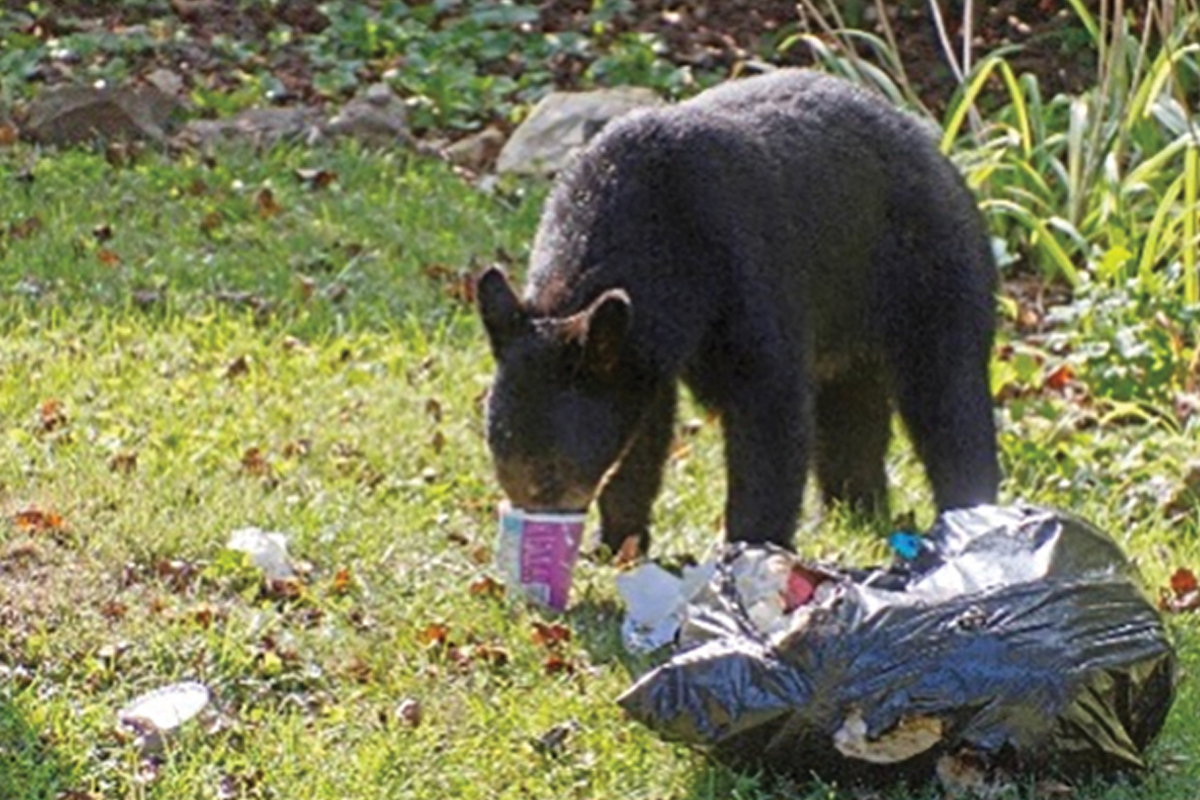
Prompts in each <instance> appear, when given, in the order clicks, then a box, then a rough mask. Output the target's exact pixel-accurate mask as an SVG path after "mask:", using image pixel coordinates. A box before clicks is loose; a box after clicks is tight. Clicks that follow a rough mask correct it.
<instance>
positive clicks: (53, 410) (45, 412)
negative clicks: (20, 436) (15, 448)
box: [38, 397, 67, 433]
mask: <svg viewBox="0 0 1200 800" xmlns="http://www.w3.org/2000/svg"><path fill="white" fill-rule="evenodd" d="M38 420H39V425H40V427H41V429H42V432H43V433H50V432H51V431H54V430H57V429H58V428H61V427H63V426H64V425H66V424H67V412H66V409H65V408H63V404H62V401H61V400H58V399H55V398H53V397H51V398H49V399H48V400H43V401H42V404H41V405H40V406H38Z"/></svg>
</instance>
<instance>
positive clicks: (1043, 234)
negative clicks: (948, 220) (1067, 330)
mask: <svg viewBox="0 0 1200 800" xmlns="http://www.w3.org/2000/svg"><path fill="white" fill-rule="evenodd" d="M979 206H980V208H982V209H983V210H984V212H985V213H987V212H989V211H993V210H994V211H999V212H1003V213H1006V214H1008V215H1009V216H1011V217H1012V218H1013V219H1015V220H1016V221H1017V222H1019V223H1021V224H1022V225H1024V226H1025V227H1026V228H1027V229H1028V230H1029V231H1030V232H1032V233H1033V234H1034V235H1035V237H1036V241H1034V242H1033V244H1034V246H1035V247H1037V249H1038V251H1039V252H1040V253H1041V254H1042V256H1043V257H1044V258H1046V259H1047V260H1048V261H1049V262H1050V264H1051V265H1052V266H1054V267H1055V268H1057V270H1058V271H1059V272H1060V273H1062V276H1063V278H1065V279H1066V281H1067V283H1069V284H1070V285H1071V287H1072V288H1074V287H1077V286H1078V285H1079V282H1080V278H1079V270H1077V269H1076V268H1075V265H1074V264H1073V263H1072V262H1071V257H1070V256H1068V255H1067V252H1066V251H1065V250H1063V248H1062V245H1060V244H1059V243H1058V240H1057V239H1055V238H1054V234H1053V233H1051V231H1050V229H1049V228H1048V227H1046V223H1044V222H1042V221H1041V220H1040V219H1038V218H1037V216H1035V215H1034V214H1033V213H1031V212H1030V211H1029V209H1027V208H1025V207H1024V206H1021V205H1018V204H1017V203H1014V202H1012V201H1011V200H984V201H983V202H982V203H980V204H979Z"/></svg>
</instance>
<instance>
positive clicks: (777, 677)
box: [618, 506, 1175, 781]
mask: <svg viewBox="0 0 1200 800" xmlns="http://www.w3.org/2000/svg"><path fill="white" fill-rule="evenodd" d="M920 538H921V541H920V546H919V548H918V549H917V550H916V551H914V552H913V553H912V554H910V555H911V556H912V557H911V558H910V559H909V560H900V561H899V563H897V565H895V566H892V567H890V568H887V569H876V570H845V569H833V568H813V567H811V566H805V565H803V564H802V563H800V562H799V561H798V560H797V559H796V558H795V557H794V556H792V555H791V554H790V553H786V552H784V551H782V550H777V549H774V548H770V547H763V546H752V545H730V546H728V547H727V548H726V549H725V551H724V552H723V553H722V556H721V558H720V559H719V561H718V564H717V569H716V572H715V574H714V576H713V578H712V580H711V581H710V583H709V584H708V586H707V587H706V589H705V590H704V591H703V592H701V593H700V595H698V596H697V597H696V598H695V599H694V600H693V602H692V603H691V604H690V605H689V607H688V609H687V612H686V615H685V618H684V621H683V625H682V627H681V629H680V633H679V639H678V642H677V648H676V650H675V653H674V655H673V656H672V657H671V658H670V659H669V660H667V661H666V662H665V663H663V664H661V665H660V666H658V667H656V668H655V669H653V670H652V671H650V672H649V673H647V674H645V675H644V676H643V677H642V678H641V679H640V680H638V681H637V682H636V683H635V684H634V685H633V686H632V687H630V688H629V689H628V690H627V691H626V692H625V693H624V694H623V695H622V696H621V697H620V698H619V699H618V702H619V704H620V705H621V706H622V707H623V708H624V709H625V711H626V712H627V713H628V714H629V715H631V716H632V717H633V718H634V719H636V720H638V721H640V722H642V723H644V724H645V725H647V726H649V727H650V728H652V729H654V730H655V731H657V732H658V733H659V734H661V735H662V736H663V737H664V738H665V739H668V740H672V741H678V742H683V743H686V744H690V745H693V746H695V747H697V748H700V749H702V750H704V751H707V752H709V753H711V754H712V755H713V756H714V757H716V758H717V759H719V760H722V761H724V762H727V763H731V764H732V765H734V766H746V767H756V768H758V767H765V768H767V769H769V770H771V771H775V772H782V773H790V774H793V775H797V776H800V777H809V776H811V775H813V774H816V775H819V776H822V777H825V778H829V779H835V780H836V779H839V778H850V779H863V780H867V781H870V780H873V779H877V778H882V779H892V778H895V777H897V776H899V775H900V774H901V773H905V774H907V775H909V776H910V777H921V776H927V775H929V774H931V773H932V771H933V769H934V766H935V764H936V763H937V759H938V758H939V757H941V756H950V757H958V755H960V754H964V753H968V754H971V756H972V757H978V758H982V759H985V760H986V762H987V763H989V764H992V765H995V766H997V767H999V768H1004V769H1013V770H1041V769H1044V768H1051V769H1054V770H1056V771H1059V772H1062V773H1079V772H1084V773H1089V774H1095V773H1098V772H1109V771H1129V770H1138V769H1140V768H1142V767H1143V766H1144V762H1143V757H1142V753H1143V751H1144V750H1145V748H1146V746H1147V745H1148V744H1149V743H1150V741H1151V740H1152V739H1153V738H1154V736H1155V735H1156V734H1157V733H1158V731H1159V729H1160V728H1161V727H1162V724H1163V721H1164V719H1165V717H1166V714H1167V711H1168V709H1169V707H1170V704H1171V700H1172V698H1173V687H1174V666H1175V659H1174V654H1173V650H1172V646H1171V644H1170V641H1169V639H1168V636H1167V634H1166V631H1165V630H1164V627H1163V623H1162V620H1161V618H1160V616H1159V613H1158V610H1157V609H1156V607H1155V605H1154V604H1153V603H1152V602H1151V600H1150V599H1149V597H1148V596H1147V595H1146V594H1145V593H1144V591H1143V589H1142V588H1141V585H1140V582H1139V578H1138V575H1137V574H1136V571H1135V569H1134V568H1133V567H1132V565H1131V564H1130V563H1129V561H1128V560H1127V559H1126V558H1125V556H1124V554H1123V553H1122V552H1121V549H1120V548H1119V547H1118V546H1117V544H1116V543H1115V542H1114V541H1113V540H1112V539H1111V538H1110V537H1109V536H1107V535H1106V534H1104V533H1103V532H1101V531H1099V530H1097V529H1096V528H1094V527H1092V526H1091V525H1089V524H1087V523H1085V522H1083V521H1081V520H1079V519H1077V518H1075V517H1072V516H1070V515H1067V514H1064V513H1061V512H1057V511H1050V510H1045V509H1040V508H1034V507H1027V506H1016V507H1000V506H979V507H975V508H970V509H962V510H955V511H949V512H946V513H944V514H942V515H941V516H940V517H939V518H938V519H937V521H936V522H935V524H934V526H933V528H932V529H931V530H929V531H928V532H927V533H926V535H925V536H924V537H920ZM781 559H782V560H784V562H785V563H790V565H791V567H790V568H788V569H786V570H783V571H782V572H786V575H785V574H782V573H781V570H780V560H781ZM747 560H749V562H750V563H749V566H747ZM769 562H770V563H773V564H774V566H773V567H772V566H769ZM764 564H768V566H764ZM748 574H751V575H754V576H757V577H756V578H755V580H750V579H749V578H748V577H747V575H748ZM771 574H774V575H775V580H776V590H775V591H774V592H771V591H766V592H764V591H763V590H762V588H761V587H762V585H763V582H762V580H760V579H761V577H762V576H763V575H767V576H770V575H771ZM796 574H800V575H801V576H802V578H801V579H800V580H797V579H796V577H795V576H796ZM756 581H757V583H756ZM797 583H799V584H801V586H802V588H801V592H800V597H790V598H789V593H790V592H792V591H793V590H794V586H795V585H796V584H797ZM756 587H757V588H756ZM747 592H750V593H752V594H753V593H757V595H756V596H753V597H748V596H746V593H747ZM767 601H770V602H767ZM764 603H766V604H765V605H764ZM773 615H774V617H773Z"/></svg>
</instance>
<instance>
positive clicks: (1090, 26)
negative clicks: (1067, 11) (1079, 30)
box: [1067, 0, 1101, 46]
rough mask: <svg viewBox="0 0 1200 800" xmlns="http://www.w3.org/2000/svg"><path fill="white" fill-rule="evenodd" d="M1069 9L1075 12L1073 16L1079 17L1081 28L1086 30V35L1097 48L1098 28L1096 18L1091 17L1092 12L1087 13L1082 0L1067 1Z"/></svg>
mask: <svg viewBox="0 0 1200 800" xmlns="http://www.w3.org/2000/svg"><path fill="white" fill-rule="evenodd" d="M1067 2H1068V3H1069V4H1070V5H1071V8H1072V9H1074V11H1075V16H1077V17H1079V21H1080V22H1081V23H1083V27H1084V28H1085V29H1087V32H1088V35H1089V36H1091V37H1092V41H1093V42H1095V43H1096V45H1097V46H1101V45H1100V27H1099V26H1098V25H1097V24H1096V18H1095V17H1093V16H1092V12H1091V11H1088V7H1087V4H1085V3H1084V2H1083V0H1067Z"/></svg>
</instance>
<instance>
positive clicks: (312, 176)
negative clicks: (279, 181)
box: [296, 169, 338, 189]
mask: <svg viewBox="0 0 1200 800" xmlns="http://www.w3.org/2000/svg"><path fill="white" fill-rule="evenodd" d="M296 177H297V178H298V179H299V180H300V182H301V183H303V184H304V185H305V186H307V187H308V188H309V189H324V188H326V187H327V186H329V185H331V184H332V183H333V182H334V181H336V180H337V177H338V176H337V173H336V172H333V171H332V170H327V169H298V170H296Z"/></svg>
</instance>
